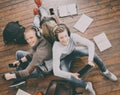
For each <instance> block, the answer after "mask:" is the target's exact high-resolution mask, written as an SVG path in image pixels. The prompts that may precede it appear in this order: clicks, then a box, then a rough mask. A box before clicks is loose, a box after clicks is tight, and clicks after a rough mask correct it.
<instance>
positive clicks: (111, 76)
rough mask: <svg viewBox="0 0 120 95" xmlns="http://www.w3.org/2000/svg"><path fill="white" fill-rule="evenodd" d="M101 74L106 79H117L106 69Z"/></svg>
mask: <svg viewBox="0 0 120 95" xmlns="http://www.w3.org/2000/svg"><path fill="white" fill-rule="evenodd" d="M103 75H104V76H106V77H107V78H108V79H110V80H112V81H117V80H118V79H117V77H116V76H115V75H114V74H113V73H111V72H110V71H108V70H107V71H105V72H103Z"/></svg>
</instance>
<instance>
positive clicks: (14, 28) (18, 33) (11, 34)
mask: <svg viewBox="0 0 120 95" xmlns="http://www.w3.org/2000/svg"><path fill="white" fill-rule="evenodd" d="M24 31H25V27H24V26H22V25H20V24H19V22H18V21H16V22H13V21H12V22H9V23H8V24H7V25H6V26H5V28H4V30H3V41H4V43H5V44H9V43H18V44H25V43H26V40H25V39H24Z"/></svg>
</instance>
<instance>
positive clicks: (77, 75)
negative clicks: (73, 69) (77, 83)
mask: <svg viewBox="0 0 120 95" xmlns="http://www.w3.org/2000/svg"><path fill="white" fill-rule="evenodd" d="M72 77H74V78H76V79H78V80H81V79H80V78H79V74H78V73H72Z"/></svg>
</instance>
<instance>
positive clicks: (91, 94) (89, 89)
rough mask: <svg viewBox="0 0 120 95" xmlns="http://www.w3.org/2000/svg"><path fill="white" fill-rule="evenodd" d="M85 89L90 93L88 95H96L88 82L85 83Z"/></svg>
mask: <svg viewBox="0 0 120 95" xmlns="http://www.w3.org/2000/svg"><path fill="white" fill-rule="evenodd" d="M86 89H87V90H88V91H89V92H90V94H89V95H96V94H95V91H94V89H93V87H92V83H91V82H88V83H87V87H86Z"/></svg>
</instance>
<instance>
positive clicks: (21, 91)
mask: <svg viewBox="0 0 120 95" xmlns="http://www.w3.org/2000/svg"><path fill="white" fill-rule="evenodd" d="M16 95H31V94H29V93H27V92H25V91H23V90H21V89H18V91H17V93H16Z"/></svg>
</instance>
